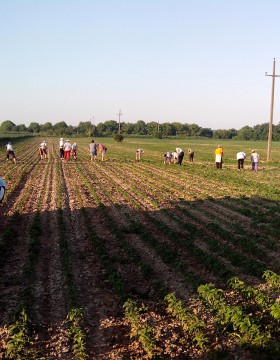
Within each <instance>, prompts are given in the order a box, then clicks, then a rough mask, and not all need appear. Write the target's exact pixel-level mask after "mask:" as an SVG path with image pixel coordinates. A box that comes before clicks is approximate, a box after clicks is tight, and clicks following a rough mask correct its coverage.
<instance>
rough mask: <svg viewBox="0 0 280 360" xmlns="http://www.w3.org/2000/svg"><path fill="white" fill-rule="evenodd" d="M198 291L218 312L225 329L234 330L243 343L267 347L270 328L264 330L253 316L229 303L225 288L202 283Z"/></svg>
mask: <svg viewBox="0 0 280 360" xmlns="http://www.w3.org/2000/svg"><path fill="white" fill-rule="evenodd" d="M198 293H199V295H200V296H201V298H202V299H203V300H204V301H205V302H206V303H207V305H208V306H210V308H211V310H212V311H215V312H216V313H217V321H218V323H219V324H220V325H221V326H223V328H224V330H226V331H229V332H233V333H234V334H235V336H236V337H237V338H238V343H240V344H241V345H250V346H257V347H261V348H265V347H266V346H267V345H268V343H269V341H270V339H271V333H270V331H269V330H266V331H263V330H262V329H261V328H260V326H259V325H257V324H256V323H255V322H254V321H253V319H252V317H250V316H248V315H246V314H244V313H243V311H242V310H241V309H240V308H239V307H238V306H232V305H229V304H227V302H226V300H225V298H224V296H223V293H224V292H223V290H221V289H217V288H215V287H214V285H213V284H206V285H200V286H199V287H198Z"/></svg>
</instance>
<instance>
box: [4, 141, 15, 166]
mask: <svg viewBox="0 0 280 360" xmlns="http://www.w3.org/2000/svg"><path fill="white" fill-rule="evenodd" d="M6 154H7V155H6V161H9V159H10V155H11V157H12V159H13V162H14V163H15V164H16V162H17V159H16V156H15V152H14V148H13V145H12V144H11V143H10V142H8V144H7V145H6Z"/></svg>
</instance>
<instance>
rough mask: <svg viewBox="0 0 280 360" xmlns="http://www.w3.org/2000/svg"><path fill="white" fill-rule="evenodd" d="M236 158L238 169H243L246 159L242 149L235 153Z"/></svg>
mask: <svg viewBox="0 0 280 360" xmlns="http://www.w3.org/2000/svg"><path fill="white" fill-rule="evenodd" d="M236 158H237V168H238V170H240V169H242V170H244V160H245V159H246V154H245V153H244V152H243V151H239V152H238V153H237V154H236Z"/></svg>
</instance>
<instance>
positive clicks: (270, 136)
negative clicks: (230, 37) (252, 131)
mask: <svg viewBox="0 0 280 360" xmlns="http://www.w3.org/2000/svg"><path fill="white" fill-rule="evenodd" d="M265 76H271V77H272V90H271V103H270V121H269V127H268V141H267V157H266V160H267V161H271V142H272V124H273V109H274V85H275V78H276V77H280V75H275V58H274V59H273V70H272V75H268V73H267V72H266V73H265Z"/></svg>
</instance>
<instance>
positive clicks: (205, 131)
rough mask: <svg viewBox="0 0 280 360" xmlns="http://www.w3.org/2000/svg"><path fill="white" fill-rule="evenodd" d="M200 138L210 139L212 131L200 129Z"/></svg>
mask: <svg viewBox="0 0 280 360" xmlns="http://www.w3.org/2000/svg"><path fill="white" fill-rule="evenodd" d="M200 136H204V137H208V138H211V137H213V131H212V130H211V129H210V128H202V129H201V130H200Z"/></svg>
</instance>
